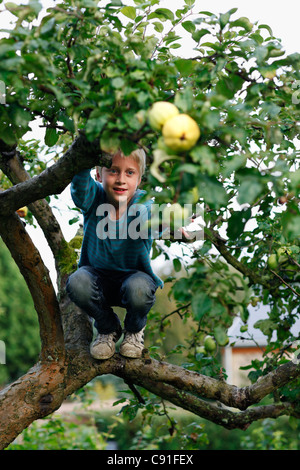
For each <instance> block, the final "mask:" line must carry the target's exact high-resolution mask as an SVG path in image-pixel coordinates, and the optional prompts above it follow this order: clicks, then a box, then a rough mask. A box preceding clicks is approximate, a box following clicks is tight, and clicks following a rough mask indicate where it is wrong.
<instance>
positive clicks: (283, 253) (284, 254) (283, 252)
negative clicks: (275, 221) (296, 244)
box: [277, 246, 292, 264]
mask: <svg viewBox="0 0 300 470" xmlns="http://www.w3.org/2000/svg"><path fill="white" fill-rule="evenodd" d="M291 254H292V251H291V250H290V248H288V247H286V246H281V247H280V248H278V250H277V259H278V263H279V264H282V263H285V262H286V261H288V259H289V256H291Z"/></svg>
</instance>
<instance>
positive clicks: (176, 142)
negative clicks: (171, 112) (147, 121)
mask: <svg viewBox="0 0 300 470" xmlns="http://www.w3.org/2000/svg"><path fill="white" fill-rule="evenodd" d="M162 135H163V137H164V139H165V144H166V145H167V146H168V147H170V149H172V150H175V151H176V152H182V151H186V150H190V149H191V148H192V147H194V145H195V144H196V143H197V140H198V139H199V137H200V129H199V126H198V124H197V123H196V121H195V120H194V119H193V118H191V117H190V116H189V115H188V114H178V115H177V116H174V117H172V118H171V119H168V120H167V121H166V123H165V124H164V126H163V128H162Z"/></svg>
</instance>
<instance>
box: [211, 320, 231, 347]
mask: <svg viewBox="0 0 300 470" xmlns="http://www.w3.org/2000/svg"><path fill="white" fill-rule="evenodd" d="M213 331H214V337H215V340H216V341H217V343H218V345H219V346H222V347H224V346H226V345H227V344H228V343H229V338H228V336H227V329H226V328H225V327H224V326H222V325H218V326H216V327H215V328H214V330H213Z"/></svg>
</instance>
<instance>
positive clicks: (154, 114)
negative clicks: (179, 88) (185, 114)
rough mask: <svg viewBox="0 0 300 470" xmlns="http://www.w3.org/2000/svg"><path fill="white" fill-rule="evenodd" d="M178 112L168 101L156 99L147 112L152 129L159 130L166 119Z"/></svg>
mask: <svg viewBox="0 0 300 470" xmlns="http://www.w3.org/2000/svg"><path fill="white" fill-rule="evenodd" d="M178 114H179V109H178V108H177V106H175V105H174V104H172V103H169V102H168V101H157V102H156V103H154V104H153V105H152V106H151V108H150V110H149V112H148V122H149V124H150V126H151V127H152V129H154V130H156V131H160V130H161V129H162V127H163V125H164V124H165V123H166V122H167V121H168V119H170V118H172V117H173V116H176V115H178Z"/></svg>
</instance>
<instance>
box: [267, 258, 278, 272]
mask: <svg viewBox="0 0 300 470" xmlns="http://www.w3.org/2000/svg"><path fill="white" fill-rule="evenodd" d="M267 263H268V266H269V268H270V269H273V270H276V269H277V268H278V260H277V255H276V254H272V255H270V256H269V258H268V261H267Z"/></svg>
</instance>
